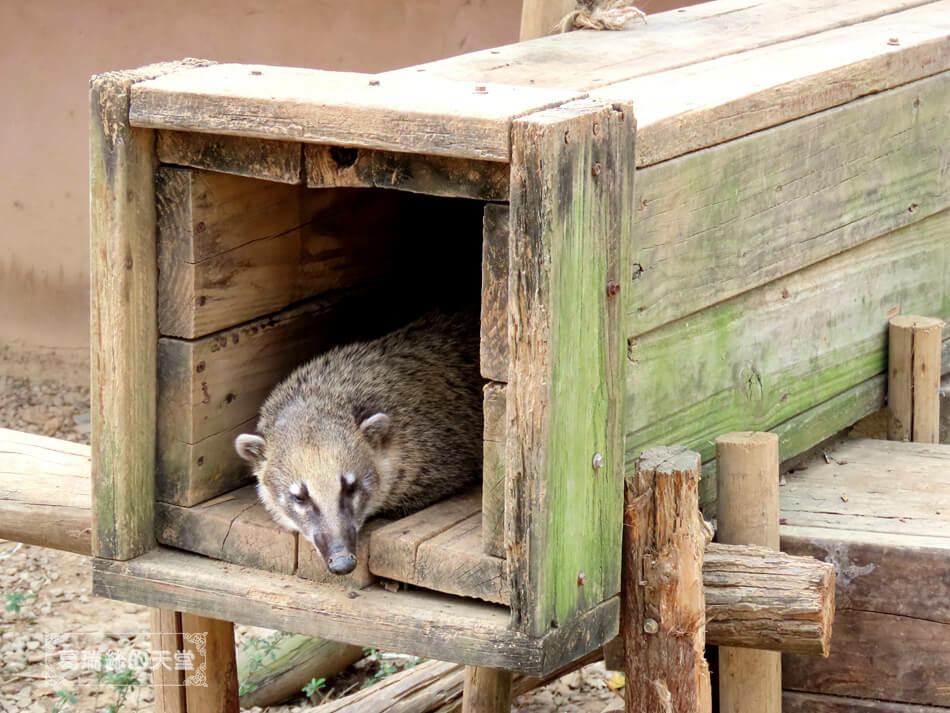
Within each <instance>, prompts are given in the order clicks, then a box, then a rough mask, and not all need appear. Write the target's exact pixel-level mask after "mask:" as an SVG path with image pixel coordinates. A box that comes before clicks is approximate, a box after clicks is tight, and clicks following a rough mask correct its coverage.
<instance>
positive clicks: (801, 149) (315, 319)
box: [91, 0, 950, 673]
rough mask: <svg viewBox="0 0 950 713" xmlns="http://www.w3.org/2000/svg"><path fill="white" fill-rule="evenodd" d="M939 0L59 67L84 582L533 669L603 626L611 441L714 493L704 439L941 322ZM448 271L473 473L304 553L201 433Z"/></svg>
mask: <svg viewBox="0 0 950 713" xmlns="http://www.w3.org/2000/svg"><path fill="white" fill-rule="evenodd" d="M948 9H950V2H948V0H941V1H940V2H934V3H929V4H923V5H921V6H919V7H911V8H909V7H908V5H907V4H906V3H903V4H902V3H898V2H897V1H896V0H874V1H873V2H870V3H869V2H868V1H867V0H860V1H858V0H848V1H845V2H839V3H835V4H834V5H833V6H829V7H819V6H814V7H812V6H808V7H806V6H804V5H802V4H801V3H795V2H791V1H790V0H782V1H780V2H775V3H771V4H769V5H765V6H754V7H752V6H748V5H743V4H742V3H738V2H734V1H733V0H717V1H716V2H711V3H706V4H704V5H699V6H695V7H691V8H686V9H683V10H680V11H675V12H670V13H664V14H660V15H655V16H651V18H650V22H649V24H648V25H646V26H634V27H631V28H630V29H629V30H626V31H623V32H616V33H595V32H577V33H571V34H567V35H561V36H554V37H548V38H542V39H539V40H535V41H532V42H527V43H523V44H519V45H512V46H508V47H501V48H498V49H492V50H486V51H483V52H477V53H473V54H470V55H464V56H461V57H455V58H451V59H448V60H443V61H439V62H434V63H431V64H426V65H420V66H418V67H411V68H407V69H404V70H399V71H395V72H389V73H385V74H379V75H366V74H354V73H334V72H322V71H317V70H303V69H291V68H281V67H263V66H245V65H216V64H212V63H208V62H200V61H194V60H189V61H184V62H180V63H172V64H167V65H154V66H151V67H146V68H142V69H140V70H134V71H130V72H119V73H110V74H106V75H101V76H99V77H96V78H94V80H93V83H92V92H91V105H92V112H91V117H92V127H91V137H92V138H91V142H92V152H91V155H92V167H91V189H92V204H93V213H92V256H93V258H92V268H93V281H94V288H93V293H94V298H93V339H92V341H93V351H94V354H93V364H94V367H93V380H94V388H93V392H94V407H93V440H94V445H93V459H94V482H95V510H96V519H97V524H96V529H95V533H96V539H95V545H94V551H95V554H96V560H95V565H94V567H95V576H94V582H95V588H96V592H97V593H99V594H102V595H104V596H110V597H115V598H120V599H127V600H131V601H138V602H142V603H145V604H149V605H153V606H163V607H171V608H177V609H183V610H189V611H194V612H196V613H200V614H204V615H207V616H213V617H217V618H222V619H228V620H234V621H246V622H249V623H254V624H259V625H263V626H270V627H274V628H282V629H285V630H292V631H298V632H301V633H310V634H313V635H317V636H322V637H325V638H330V639H340V640H346V641H350V642H353V643H358V644H364V645H374V646H378V647H382V648H389V649H394V650H401V651H407V652H410V653H415V654H419V655H424V656H428V657H434V658H441V659H446V660H452V661H458V662H461V663H468V664H477V665H481V666H493V667H499V668H507V669H512V670H521V671H525V672H533V673H538V672H548V671H551V670H553V669H554V668H556V667H558V666H559V665H561V664H563V663H566V662H568V661H570V660H573V659H575V658H577V657H578V656H580V655H582V654H584V653H587V652H588V651H590V650H592V649H593V648H595V647H597V646H600V645H601V644H603V643H604V642H606V641H608V640H609V639H610V638H612V637H613V636H614V635H615V634H616V633H617V630H618V616H619V614H618V612H619V604H618V592H619V587H620V542H621V522H622V517H621V515H622V513H621V508H622V485H623V474H624V470H625V468H629V467H630V466H631V465H632V463H633V462H634V460H635V459H636V457H637V456H638V455H639V453H640V452H641V451H642V450H643V449H644V448H646V447H649V446H653V445H657V444H663V443H681V444H683V445H685V446H687V447H688V448H691V449H693V450H696V451H699V452H700V453H701V454H702V455H703V458H704V460H705V461H706V464H705V471H706V473H707V474H708V475H709V477H706V478H704V481H703V501H704V505H705V506H706V507H707V509H708V511H709V512H714V508H715V499H716V491H715V479H714V478H713V477H712V474H713V473H714V472H715V467H714V462H713V461H712V458H713V455H714V447H713V439H714V438H715V436H716V435H718V434H719V433H722V432H724V431H730V430H740V429H757V430H773V431H776V432H778V433H779V434H780V436H781V439H782V440H781V447H782V456H783V457H790V456H792V455H795V454H797V453H799V452H801V451H803V450H805V449H807V448H809V447H810V446H812V445H814V444H815V443H817V442H819V441H820V440H822V439H823V438H825V437H827V436H828V435H830V434H832V433H834V432H836V431H837V430H839V429H840V428H842V427H844V426H847V425H849V424H851V423H853V422H854V421H856V420H858V419H859V418H861V417H862V416H863V415H865V414H866V413H868V412H870V411H872V410H874V409H876V408H879V407H880V405H881V404H882V402H883V398H884V369H885V348H886V325H887V319H888V318H889V317H890V316H893V315H894V314H895V313H897V312H901V311H904V312H915V313H923V314H930V315H934V316H943V317H944V318H946V317H950V241H948V239H947V235H948V231H950V211H948V210H947V208H948V207H950V190H948V189H950V172H948V170H947V166H948V165H950V124H948V122H947V121H946V116H947V114H948V111H950V72H948V67H950V40H948V33H947V27H946V25H947V18H948V16H950V13H948ZM895 35H896V38H895ZM892 40H894V41H892ZM830 48H834V52H831V51H829V49H830ZM469 301H477V302H479V303H480V305H481V317H480V319H481V332H482V341H481V353H480V359H481V365H482V375H483V377H484V380H485V383H484V393H485V433H484V454H485V459H484V478H483V483H482V487H481V489H480V490H477V491H473V492H470V493H462V494H460V495H459V496H457V497H455V498H451V499H450V500H448V501H445V502H443V503H440V504H437V505H435V506H433V507H432V508H430V509H429V511H426V512H424V513H421V514H419V515H417V516H411V517H410V518H407V519H406V520H402V521H397V522H395V523H389V524H387V523H376V524H375V525H374V526H373V528H372V532H371V533H370V534H369V537H368V538H365V539H366V541H365V542H363V543H362V545H361V547H362V551H363V553H364V554H365V556H364V555H361V556H360V559H361V560H363V561H365V562H366V563H367V567H366V568H364V569H363V570H360V571H358V572H357V573H356V574H355V576H352V577H350V578H349V579H348V580H346V581H342V582H341V581H340V580H334V579H332V578H328V577H327V576H326V574H325V572H324V571H321V569H320V566H319V562H314V561H313V560H314V558H313V557H312V555H311V554H310V552H309V550H307V548H306V547H299V543H298V542H297V540H296V538H295V537H294V536H293V535H290V534H288V533H284V532H281V531H280V530H278V529H277V528H276V526H274V525H273V524H272V523H271V522H270V521H269V519H268V518H267V517H266V514H265V513H264V512H263V510H262V508H261V507H260V506H259V505H256V504H255V501H254V499H253V494H252V493H251V492H250V491H249V490H248V486H247V472H246V470H245V469H243V468H242V467H241V464H240V463H239V462H238V460H237V458H236V456H235V455H234V454H233V452H232V451H233V449H232V446H231V444H232V441H233V437H234V435H235V434H237V433H239V432H241V431H243V430H248V429H250V428H252V427H253V424H254V420H255V414H256V411H257V408H258V406H259V405H260V403H261V401H262V399H263V398H264V397H265V396H266V394H267V392H268V390H269V389H270V388H271V387H272V386H273V385H274V384H275V383H277V381H279V379H280V378H281V377H282V376H284V375H285V374H286V373H287V372H288V371H289V370H290V369H292V368H293V367H294V366H295V365H296V364H299V363H300V362H302V361H304V360H306V359H307V358H309V357H310V356H312V354H313V353H314V352H316V351H320V350H322V349H325V348H328V347H329V346H331V345H333V344H337V343H340V342H343V341H346V340H348V339H352V338H354V337H360V336H372V335H375V334H380V333H382V332H384V331H387V330H388V329H390V328H392V327H393V326H396V325H398V324H400V323H401V322H404V321H408V319H409V318H411V316H413V315H414V314H418V313H419V311H421V310H424V309H425V308H426V307H429V306H432V305H447V304H455V303H464V302H469ZM945 352H946V353H947V354H948V355H950V349H947V350H945ZM948 361H950V359H945V360H944V364H945V366H946V365H947V362H948ZM378 577H382V578H384V579H387V580H393V581H396V582H402V583H406V584H407V585H410V589H408V590H401V591H395V592H393V591H389V590H387V589H385V588H383V587H381V586H380V584H379V583H378V582H376V581H375V580H376V578H378ZM331 580H332V581H331ZM341 584H342V585H345V586H343V587H341V586H340V585H341ZM347 587H349V588H350V589H347ZM356 588H359V589H356Z"/></svg>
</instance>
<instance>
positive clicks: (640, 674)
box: [621, 447, 712, 713]
mask: <svg viewBox="0 0 950 713" xmlns="http://www.w3.org/2000/svg"><path fill="white" fill-rule="evenodd" d="M700 471H701V468H700V459H699V454H698V453H694V452H692V451H687V450H686V449H684V448H680V447H675V448H652V449H650V450H647V451H644V453H643V455H642V456H641V457H640V460H639V461H638V462H637V468H636V473H635V474H634V475H632V476H628V478H627V481H626V490H625V494H624V502H625V511H624V546H623V590H622V594H621V596H622V599H623V629H622V636H623V638H624V648H625V660H626V661H625V662H626V671H627V685H626V687H625V691H626V694H625V705H626V711H627V713H670V711H676V712H677V713H679V712H680V711H683V712H684V713H685V712H689V713H693V711H695V712H696V713H704V712H706V711H711V710H712V694H711V691H710V686H709V666H708V665H707V663H706V660H705V658H704V648H705V645H706V637H705V612H704V603H703V580H702V577H703V575H702V565H703V549H704V548H705V546H706V542H707V537H708V534H707V533H708V531H707V529H706V528H705V527H704V523H703V521H702V518H701V516H700V514H699V494H698V484H699V476H700Z"/></svg>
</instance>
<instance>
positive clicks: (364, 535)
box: [295, 518, 389, 589]
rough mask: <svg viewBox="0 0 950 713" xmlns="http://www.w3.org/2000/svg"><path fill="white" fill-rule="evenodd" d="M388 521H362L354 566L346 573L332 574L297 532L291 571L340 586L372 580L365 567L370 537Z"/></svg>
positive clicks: (361, 584)
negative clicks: (295, 553)
mask: <svg viewBox="0 0 950 713" xmlns="http://www.w3.org/2000/svg"><path fill="white" fill-rule="evenodd" d="M388 524H389V520H383V519H379V518H376V519H373V520H370V521H369V522H367V523H366V524H364V525H363V527H362V528H361V529H360V533H359V537H358V539H357V542H356V569H354V570H353V571H352V572H350V573H349V574H346V575H339V574H332V573H331V572H330V570H328V569H327V563H326V560H325V559H324V558H323V556H322V555H321V554H320V553H319V552H318V551H317V548H316V547H314V546H313V544H312V543H310V542H308V541H307V540H305V539H303V538H301V537H300V536H297V569H296V572H295V574H296V575H297V576H298V577H303V578H304V579H310V580H313V581H314V582H320V583H321V584H327V585H331V586H333V587H342V588H344V589H363V588H364V587H368V586H369V585H370V584H372V583H373V582H375V581H376V576H375V575H374V574H372V573H371V572H370V571H369V563H370V540H371V538H372V536H373V533H374V532H376V531H377V530H379V529H381V528H383V527H386V525H388Z"/></svg>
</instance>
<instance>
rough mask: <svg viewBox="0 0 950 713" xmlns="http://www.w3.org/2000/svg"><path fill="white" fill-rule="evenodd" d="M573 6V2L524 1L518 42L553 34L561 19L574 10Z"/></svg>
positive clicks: (550, 0) (570, 0) (561, 0)
mask: <svg viewBox="0 0 950 713" xmlns="http://www.w3.org/2000/svg"><path fill="white" fill-rule="evenodd" d="M574 4H575V3H574V0H524V2H523V3H522V5H521V33H520V35H519V37H518V39H519V41H521V42H524V41H525V40H533V39H534V38H535V37H544V36H545V35H550V34H553V33H554V28H555V27H556V26H557V24H558V23H559V22H560V21H561V19H562V18H563V17H564V16H565V15H566V14H567V13H569V12H571V10H573V9H574Z"/></svg>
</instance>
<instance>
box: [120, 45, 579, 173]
mask: <svg viewBox="0 0 950 713" xmlns="http://www.w3.org/2000/svg"><path fill="white" fill-rule="evenodd" d="M576 96H578V93H577V92H575V91H571V90H561V89H535V88H532V87H509V86H503V85H499V84H492V85H485V84H481V83H479V84H473V83H471V82H453V81H451V80H444V79H440V78H437V77H430V76H429V75H426V74H421V75H420V74H418V73H417V74H413V75H409V76H407V77H398V76H393V77H385V78H384V77H382V76H379V75H372V74H359V73H355V72H326V71H322V70H315V69H299V68H295V67H272V66H264V65H243V64H218V65H214V66H211V67H206V68H200V69H196V70H188V69H186V70H182V71H179V72H175V73H173V74H171V75H170V76H168V77H166V78H164V79H159V80H157V81H152V82H143V83H142V84H140V85H139V86H137V87H136V88H135V89H134V91H133V93H132V103H131V107H130V112H129V116H130V119H131V122H132V125H133V126H137V127H144V128H153V129H176V130H185V131H199V132H204V133H213V134H225V135H231V136H246V137H251V138H260V139H280V140H292V141H305V142H309V143H321V144H336V145H340V146H352V147H357V148H370V149H384V150H389V151H404V152H409V153H424V154H433V155H439V156H452V157H458V158H474V159H483V160H493V161H507V160H508V158H509V154H510V145H509V141H510V128H511V121H512V119H514V118H516V117H519V116H523V115H525V114H528V113H530V112H532V111H538V110H541V109H544V108H546V107H550V106H556V105H558V104H561V103H563V102H565V101H570V100H571V99H573V98H574V97H576ZM367 122H369V123H367Z"/></svg>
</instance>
